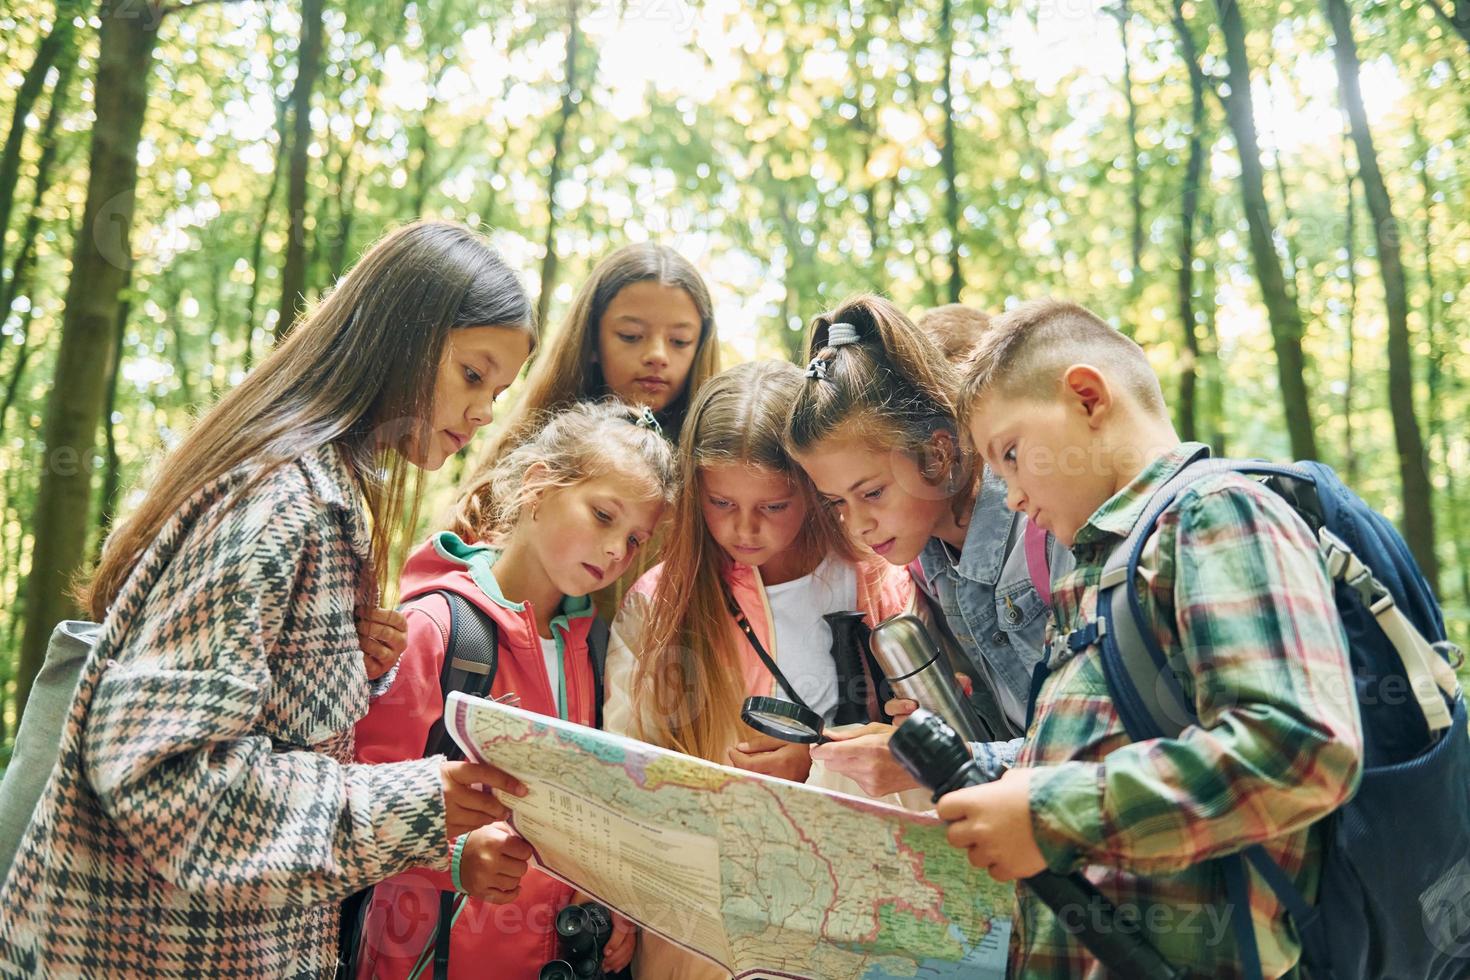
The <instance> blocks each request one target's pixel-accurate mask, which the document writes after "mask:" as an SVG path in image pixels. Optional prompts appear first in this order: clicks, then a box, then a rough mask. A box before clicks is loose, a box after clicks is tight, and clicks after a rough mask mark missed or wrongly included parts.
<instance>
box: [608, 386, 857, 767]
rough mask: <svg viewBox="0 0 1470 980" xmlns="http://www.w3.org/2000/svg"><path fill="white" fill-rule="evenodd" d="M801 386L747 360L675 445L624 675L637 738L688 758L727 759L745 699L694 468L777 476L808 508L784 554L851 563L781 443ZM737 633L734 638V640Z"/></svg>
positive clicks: (721, 559)
mask: <svg viewBox="0 0 1470 980" xmlns="http://www.w3.org/2000/svg"><path fill="white" fill-rule="evenodd" d="M801 383H802V376H801V371H800V370H799V369H798V368H797V367H796V366H795V365H793V364H788V363H786V362H785V361H753V362H750V363H746V364H741V365H738V366H736V367H733V368H731V369H730V370H728V371H725V372H724V373H722V374H720V375H717V376H716V377H714V378H713V379H711V380H710V381H709V382H708V383H706V384H705V385H704V386H703V387H701V388H700V390H699V392H698V394H696V395H695V398H694V403H693V405H692V406H690V409H689V417H688V419H687V420H686V422H685V426H684V432H683V435H682V437H681V438H680V440H679V467H680V469H681V474H680V488H681V489H680V492H679V496H678V497H677V499H676V500H675V502H674V510H673V517H672V519H671V520H670V522H669V528H668V534H667V537H666V539H665V542H664V552H663V557H664V564H663V572H662V575H661V576H660V578H659V581H658V586H657V588H656V589H655V590H654V593H653V596H652V601H651V603H650V608H649V611H648V613H647V616H646V618H645V621H644V627H643V630H642V632H641V633H640V636H639V642H638V649H637V651H636V652H637V654H638V666H637V669H636V670H635V671H634V676H633V696H634V700H635V702H641V703H642V704H643V705H647V707H646V708H644V707H640V708H639V710H637V711H635V712H634V714H635V716H637V717H639V718H641V719H643V721H641V722H640V723H639V725H640V728H641V730H640V732H639V733H638V734H639V737H641V738H643V739H644V740H646V741H649V742H652V743H654V744H655V745H662V746H665V747H666V748H671V749H676V750H677V751H680V752H683V753H685V754H688V755H695V756H699V757H701V758H705V759H710V760H712V761H716V762H723V761H726V760H725V759H724V758H723V751H724V749H725V748H726V746H727V745H728V742H729V738H730V734H731V732H732V730H734V729H735V728H736V726H737V724H738V723H739V720H740V712H739V709H740V703H741V701H742V700H743V699H744V697H745V691H744V682H743V681H742V678H741V673H740V669H739V667H738V664H739V663H740V650H739V649H738V648H737V647H736V646H735V644H736V642H740V643H744V642H745V639H744V637H743V636H740V635H739V634H737V633H735V632H734V630H733V628H732V624H731V620H730V612H729V609H728V607H727V605H726V601H725V572H726V569H727V567H728V565H729V563H730V558H729V557H728V556H727V555H726V554H725V553H724V551H723V550H722V549H721V548H720V546H719V545H718V544H716V543H715V540H714V538H713V537H711V536H710V533H709V531H708V529H707V528H706V527H705V523H704V516H703V508H702V506H701V496H702V493H703V491H702V489H701V485H700V478H699V471H700V468H701V467H704V466H711V465H719V464H724V463H745V464H749V465H751V466H759V467H762V468H764V469H768V470H773V471H775V472H777V473H781V474H782V475H784V476H786V477H787V478H788V479H790V480H791V481H792V483H793V484H794V485H795V486H796V488H797V491H798V492H799V493H800V494H801V495H802V497H803V498H804V499H805V501H806V504H807V513H808V519H807V522H806V524H805V525H804V527H803V530H802V533H801V536H800V537H799V538H797V540H796V542H795V543H794V545H793V547H796V548H799V549H801V550H802V552H803V553H804V554H805V555H806V556H807V557H808V558H810V560H811V563H812V564H813V565H815V564H816V563H817V562H819V561H820V560H821V559H822V558H824V557H825V556H827V555H829V554H835V555H837V556H839V557H840V558H842V559H843V560H845V561H849V562H853V561H856V560H857V556H856V554H855V552H854V551H853V549H852V545H851V543H850V542H849V541H848V539H847V536H846V535H845V534H844V533H843V529H842V527H841V525H840V524H838V522H837V520H836V517H835V516H834V515H833V513H832V512H831V510H830V509H828V508H827V507H826V506H824V505H823V504H822V503H821V501H820V500H819V499H818V497H817V493H816V490H815V489H814V488H813V487H812V485H811V482H810V481H809V480H808V479H807V478H806V475H805V474H804V473H803V472H802V471H801V469H800V468H799V467H797V466H796V465H795V464H794V463H793V462H792V461H791V458H790V457H789V456H787V455H786V451H785V449H784V448H783V446H782V440H783V435H784V432H785V428H786V415H787V413H788V412H789V411H790V408H791V404H792V402H793V401H794V399H795V397H796V393H797V391H798V390H799V389H800V387H801ZM737 636H738V637H739V639H738V641H737Z"/></svg>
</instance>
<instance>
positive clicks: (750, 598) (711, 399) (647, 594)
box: [605, 361, 914, 978]
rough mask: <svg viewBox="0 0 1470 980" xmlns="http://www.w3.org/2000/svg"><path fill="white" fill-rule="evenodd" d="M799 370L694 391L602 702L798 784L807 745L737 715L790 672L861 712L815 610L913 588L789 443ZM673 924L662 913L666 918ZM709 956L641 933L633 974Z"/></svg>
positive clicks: (654, 735)
mask: <svg viewBox="0 0 1470 980" xmlns="http://www.w3.org/2000/svg"><path fill="white" fill-rule="evenodd" d="M801 383H802V378H801V371H800V370H799V369H798V368H797V367H796V366H795V365H792V364H788V363H786V362H783V361H758V362H752V363H747V364H741V365H738V366H736V367H733V368H731V369H730V370H728V371H725V372H724V373H722V374H720V375H718V376H717V377H715V378H714V379H712V380H711V381H710V382H708V383H707V384H705V385H704V386H703V387H702V388H700V390H699V392H698V393H697V394H696V395H695V398H694V401H693V403H692V405H691V406H690V410H689V418H688V419H687V420H686V422H685V425H684V432H683V435H682V437H681V438H680V442H679V462H680V466H681V467H682V469H683V473H682V476H681V481H680V483H681V490H680V493H679V496H678V498H677V499H676V501H675V504H674V510H673V514H672V516H671V520H670V522H669V526H668V529H667V536H666V539H665V547H664V554H663V563H662V564H660V565H659V566H657V567H655V568H653V569H652V570H650V571H649V572H648V573H647V574H646V575H644V576H643V577H642V578H640V579H639V580H638V582H637V584H635V585H634V587H633V589H632V591H631V592H630V593H629V595H628V597H627V599H626V600H625V601H624V604H623V607H622V609H621V610H620V611H619V613H618V616H617V619H615V620H614V621H613V627H612V639H611V642H610V644H609V647H608V661H607V699H606V702H605V721H606V727H607V728H608V730H610V731H620V732H624V733H627V734H630V735H633V736H634V737H637V738H641V739H643V740H645V741H648V742H652V743H653V744H655V745H661V746H664V747H666V748H671V749H675V750H677V751H680V752H684V753H687V754H689V755H695V756H699V757H701V758H704V759H709V760H711V761H714V762H720V763H724V764H727V765H735V766H738V767H740V768H742V769H747V770H750V771H753V772H761V773H765V774H767V775H773V776H780V777H782V778H786V779H794V780H798V781H800V780H808V779H809V777H810V778H812V779H818V778H820V777H819V776H813V774H812V773H811V769H812V765H811V759H810V756H809V755H808V753H807V747H806V746H805V745H799V744H790V743H786V742H781V741H778V740H776V739H774V738H771V737H770V736H767V735H763V734H761V733H759V732H757V731H756V730H755V729H753V728H750V727H748V726H746V725H745V724H744V723H743V722H742V721H741V720H740V707H741V704H742V702H743V701H744V699H745V698H746V697H747V696H749V695H755V694H758V695H773V694H774V695H776V696H780V697H788V696H790V695H791V694H792V693H793V691H788V690H787V689H786V688H785V687H784V684H787V683H789V684H790V685H791V688H793V689H794V693H795V695H796V696H798V697H800V699H801V700H803V701H805V702H806V703H807V704H808V705H810V706H811V708H812V709H813V710H814V711H817V712H818V713H821V714H823V715H824V716H825V717H826V718H828V719H829V720H830V719H831V718H832V717H833V715H834V712H835V710H836V708H837V706H838V704H839V703H840V702H842V701H843V699H849V700H850V699H852V698H853V697H854V695H856V696H857V698H858V699H859V700H860V701H861V704H860V705H858V706H857V707H858V708H859V710H860V711H861V712H862V714H863V716H864V717H872V716H873V714H874V713H875V712H876V709H877V704H876V702H875V701H874V700H873V698H871V697H869V696H868V693H867V692H868V691H869V690H870V689H871V682H872V680H873V678H871V677H856V676H854V677H851V678H842V677H840V676H839V674H838V672H837V670H836V666H835V663H834V660H833V657H832V645H833V635H832V629H831V627H830V626H829V624H828V622H827V621H824V619H823V616H824V615H825V614H828V613H838V612H844V611H856V612H858V613H860V614H862V615H863V616H864V617H865V619H866V622H867V625H868V626H869V627H872V626H875V625H877V624H878V623H879V622H880V621H881V620H883V619H886V618H887V617H889V616H892V615H895V614H896V613H899V612H902V611H904V610H905V609H907V608H908V606H909V605H910V603H911V602H912V599H913V594H914V593H913V583H912V582H911V581H910V579H909V577H908V574H907V573H906V572H904V570H903V569H901V568H893V567H891V566H889V565H887V564H886V563H884V562H883V561H881V560H879V559H877V558H875V557H874V556H872V555H871V554H869V555H866V556H861V555H859V554H858V553H857V552H855V551H854V550H853V548H852V546H851V544H850V543H849V542H848V539H847V537H846V536H845V535H844V534H843V532H842V529H841V527H840V525H839V524H838V523H837V521H836V519H835V518H834V516H833V515H832V513H831V512H830V511H829V510H828V509H827V508H825V507H823V506H822V505H821V504H820V502H819V500H818V498H817V496H816V494H815V492H814V491H813V489H812V486H811V484H810V483H809V482H808V481H807V480H806V478H805V477H804V476H803V475H802V473H801V471H800V469H799V468H797V467H796V466H795V465H794V464H793V463H792V462H791V460H790V458H789V457H788V456H787V454H786V452H785V450H784V448H783V444H782V441H783V436H784V432H785V423H786V415H787V412H788V411H789V409H790V406H791V403H792V401H793V400H794V399H795V397H796V394H797V392H798V391H799V390H800V387H801ZM742 621H743V627H742ZM747 629H748V630H749V632H747ZM752 637H753V638H754V639H752ZM757 643H758V644H760V645H761V649H762V650H763V651H765V653H766V655H767V656H768V657H769V658H771V660H772V661H773V662H774V663H775V665H776V668H777V670H778V671H779V672H780V674H781V675H782V678H783V681H782V682H781V683H778V681H777V678H776V676H775V674H774V673H773V672H772V671H771V670H770V669H769V668H768V667H767V666H766V665H765V662H764V660H763V659H762V657H761V654H760V653H759V652H757V650H756V648H755V645H756V644H757ZM676 911H677V910H671V913H672V912H676ZM678 921H679V920H678V918H677V916H676V915H673V914H671V915H670V917H669V929H665V930H663V931H665V932H672V931H674V930H676V929H677V923H678ZM649 924H650V925H652V926H654V927H655V928H657V927H658V925H659V923H649ZM674 938H677V936H675V937H674ZM708 969H709V967H708V966H707V965H702V964H700V963H697V962H696V961H695V960H694V958H692V957H691V956H690V955H689V954H684V953H681V952H680V951H678V950H677V949H675V948H673V947H671V946H669V945H668V944H666V943H661V942H659V941H658V940H655V939H649V938H648V936H647V934H646V933H645V944H644V948H643V951H642V952H640V954H639V968H638V972H639V975H640V976H649V977H653V976H656V977H661V978H663V977H676V976H677V977H693V976H703V975H704V974H705V973H706V972H707V971H708ZM711 975H719V974H718V971H716V972H715V973H713V974H711Z"/></svg>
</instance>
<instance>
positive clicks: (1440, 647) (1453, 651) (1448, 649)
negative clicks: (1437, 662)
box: [1429, 640, 1465, 670]
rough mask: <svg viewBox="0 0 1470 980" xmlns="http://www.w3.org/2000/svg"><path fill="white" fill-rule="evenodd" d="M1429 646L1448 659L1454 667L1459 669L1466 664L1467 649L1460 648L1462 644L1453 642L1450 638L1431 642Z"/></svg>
mask: <svg viewBox="0 0 1470 980" xmlns="http://www.w3.org/2000/svg"><path fill="white" fill-rule="evenodd" d="M1429 646H1430V647H1431V648H1432V649H1433V650H1434V652H1435V653H1437V654H1439V655H1440V656H1441V657H1444V658H1445V659H1446V660H1448V661H1449V663H1450V667H1451V668H1452V669H1454V670H1459V669H1460V668H1461V667H1463V666H1465V651H1464V650H1461V649H1460V644H1458V643H1451V642H1450V641H1449V640H1440V641H1439V642H1438V643H1431V644H1429Z"/></svg>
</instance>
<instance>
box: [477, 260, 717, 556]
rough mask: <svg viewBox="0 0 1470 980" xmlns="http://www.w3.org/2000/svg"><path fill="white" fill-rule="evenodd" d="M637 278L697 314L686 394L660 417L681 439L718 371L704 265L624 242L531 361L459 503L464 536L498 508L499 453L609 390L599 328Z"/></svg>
mask: <svg viewBox="0 0 1470 980" xmlns="http://www.w3.org/2000/svg"><path fill="white" fill-rule="evenodd" d="M639 282H656V283H658V284H659V285H662V286H671V287H676V288H678V289H682V290H683V291H684V292H685V293H687V294H688V296H689V299H690V301H691V302H693V303H694V308H695V310H696V311H698V313H699V340H698V342H697V344H696V347H695V351H694V362H693V363H692V364H691V365H690V368H689V379H688V381H687V382H686V383H685V385H684V392H683V394H681V395H680V396H679V397H678V398H676V399H675V400H674V401H673V402H672V403H670V404H669V406H668V407H667V408H665V409H664V410H663V411H662V412H659V413H658V416H657V417H658V422H659V424H660V425H661V426H662V427H663V430H664V432H665V434H667V435H668V437H669V438H670V439H671V440H674V441H676V442H677V441H678V438H679V433H680V430H681V429H682V427H683V424H684V418H685V415H686V414H687V409H688V406H689V401H690V398H691V397H692V395H693V393H694V392H695V391H697V390H698V389H699V387H700V386H701V385H703V384H704V383H705V382H706V381H708V380H709V379H710V378H711V377H713V376H714V374H715V373H716V372H717V371H719V363H720V362H719V357H720V345H719V341H718V338H717V337H716V335H715V314H714V304H713V302H712V301H711V300H710V295H709V287H708V286H706V285H705V282H704V278H703V277H702V276H701V275H700V274H699V270H698V269H696V268H694V265H693V264H692V263H691V262H690V261H689V260H688V259H686V258H684V257H683V256H682V255H680V254H679V253H678V252H676V251H674V250H673V249H671V248H669V247H668V246H667V245H659V244H656V243H654V242H644V243H641V244H637V245H625V246H623V247H622V248H620V249H618V250H617V251H616V252H614V253H612V254H611V255H609V256H608V257H607V258H605V259H603V260H602V261H601V262H599V263H598V264H597V267H596V268H595V269H593V270H592V275H591V276H589V277H588V279H587V281H586V282H585V283H583V284H582V288H581V289H580V290H578V292H577V295H576V298H575V299H573V300H572V306H571V309H569V310H568V311H567V316H566V319H565V320H564V321H563V323H562V327H561V331H560V332H559V333H558V334H557V335H556V338H555V339H554V340H553V341H552V342H551V345H550V347H549V348H547V350H546V352H545V353H544V354H543V355H542V356H541V357H539V358H537V360H536V362H535V364H534V365H533V366H532V368H531V373H530V375H529V376H528V377H527V378H526V390H525V391H524V392H523V393H522V394H521V397H520V400H519V402H518V403H517V405H516V407H515V409H514V411H513V412H512V413H511V415H510V418H509V419H508V420H507V421H506V424H505V427H504V428H503V429H502V430H501V432H500V434H499V436H498V437H497V438H496V439H495V440H494V441H492V442H491V443H490V444H489V445H488V446H487V447H486V450H485V452H484V454H483V455H481V456H480V458H479V461H478V462H477V464H476V466H475V468H474V470H473V474H472V475H471V476H470V478H469V479H468V480H467V481H466V483H465V484H464V487H465V489H464V490H463V491H462V492H461V496H460V500H459V503H458V504H457V505H456V507H455V511H456V514H455V527H454V530H455V531H456V532H458V533H460V534H461V536H463V534H464V533H465V532H468V531H470V530H471V529H472V528H473V526H474V524H475V523H476V522H477V521H479V520H482V519H483V518H484V516H485V515H487V514H489V513H490V512H492V511H493V510H494V509H495V502H494V500H493V499H491V497H489V496H488V495H487V494H488V492H489V490H490V486H489V485H488V484H487V483H486V481H485V480H484V475H485V473H486V472H487V471H488V470H489V469H490V468H491V467H492V466H494V465H495V462H496V460H497V459H498V458H499V457H500V455H501V453H503V452H505V451H506V450H507V449H508V448H509V447H511V446H515V445H518V444H520V443H523V442H525V440H526V438H527V437H528V436H529V435H530V434H531V432H532V431H534V429H535V427H536V423H537V420H538V419H544V418H545V417H546V416H547V414H548V413H550V412H555V411H556V410H557V409H560V408H565V407H566V406H568V405H571V404H573V403H575V402H580V401H596V400H598V399H601V398H604V397H606V396H607V395H608V394H609V391H608V389H607V384H606V382H605V381H604V380H603V377H602V369H601V368H600V367H599V366H598V364H597V362H596V360H595V359H594V356H595V355H596V353H597V335H598V328H599V326H600V324H601V323H602V316H603V314H604V313H606V312H607V307H608V305H609V304H610V303H611V302H612V301H613V298H614V297H615V296H617V295H618V293H620V292H622V290H623V289H624V288H625V287H627V286H631V285H633V284H634V283H639ZM477 494H478V496H477ZM466 540H468V539H466Z"/></svg>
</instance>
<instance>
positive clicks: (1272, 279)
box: [1215, 0, 1317, 459]
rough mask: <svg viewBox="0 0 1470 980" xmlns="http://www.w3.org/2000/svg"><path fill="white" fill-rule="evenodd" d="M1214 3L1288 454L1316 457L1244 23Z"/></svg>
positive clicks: (1231, 4)
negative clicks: (1265, 167)
mask: <svg viewBox="0 0 1470 980" xmlns="http://www.w3.org/2000/svg"><path fill="white" fill-rule="evenodd" d="M1215 6H1216V8H1217V9H1218V11H1219V15H1220V28H1221V32H1222V33H1223V34H1224V36H1225V55H1226V61H1227V62H1228V64H1229V81H1230V95H1229V97H1228V98H1227V99H1226V100H1225V115H1226V117H1227V118H1228V120H1229V122H1230V130H1231V132H1232V133H1233V134H1234V135H1235V144H1236V148H1237V150H1238V151H1239V154H1240V193H1241V200H1242V204H1243V205H1244V208H1245V217H1246V222H1247V224H1248V225H1249V230H1250V250H1251V259H1252V262H1253V264H1254V266H1255V270H1256V280H1257V281H1258V282H1259V283H1260V286H1261V298H1262V300H1263V301H1264V303H1265V305H1266V313H1267V316H1268V318H1269V320H1270V323H1271V339H1272V342H1273V345H1274V346H1275V348H1276V375H1277V380H1278V382H1279V383H1280V386H1281V400H1282V405H1283V408H1284V410H1285V415H1286V429H1287V432H1288V434H1289V435H1290V438H1291V453H1292V455H1293V456H1295V457H1296V458H1297V459H1316V458H1317V437H1316V433H1315V431H1314V430H1313V426H1312V411H1311V405H1310V402H1309V401H1308V398H1307V380H1306V367H1307V364H1306V357H1305V355H1304V354H1303V352H1302V333H1303V329H1302V315H1301V310H1300V309H1298V308H1297V305H1296V303H1294V302H1293V301H1292V300H1291V297H1290V295H1289V294H1288V293H1287V291H1286V279H1285V277H1284V275H1283V274H1282V271H1281V258H1280V256H1278V255H1277V254H1276V246H1275V244H1274V242H1273V241H1272V238H1273V231H1274V229H1273V227H1272V223H1271V212H1270V208H1269V207H1268V206H1267V204H1266V189H1265V180H1264V177H1263V172H1262V167H1261V149H1260V145H1259V144H1258V143H1257V141H1256V122H1255V113H1254V109H1253V108H1252V105H1251V88H1250V60H1249V58H1248V57H1247V54H1246V47H1245V24H1244V23H1243V22H1242V20H1241V16H1240V6H1239V4H1237V3H1236V2H1235V0H1215Z"/></svg>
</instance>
